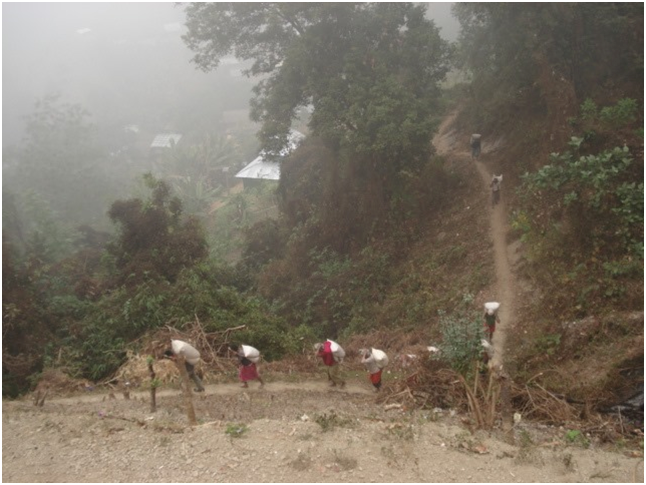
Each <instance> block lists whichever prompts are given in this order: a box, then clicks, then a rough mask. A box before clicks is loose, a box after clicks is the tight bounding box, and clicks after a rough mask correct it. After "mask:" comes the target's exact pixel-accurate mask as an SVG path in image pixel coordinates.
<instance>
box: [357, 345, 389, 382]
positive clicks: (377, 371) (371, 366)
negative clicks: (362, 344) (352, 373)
mask: <svg viewBox="0 0 646 485" xmlns="http://www.w3.org/2000/svg"><path fill="white" fill-rule="evenodd" d="M361 363H362V364H363V365H365V366H366V370H367V371H368V373H369V374H370V382H372V385H373V386H374V387H375V392H379V389H380V388H381V373H382V371H383V369H384V367H386V366H387V365H388V356H387V355H386V353H385V352H384V351H382V350H379V349H361Z"/></svg>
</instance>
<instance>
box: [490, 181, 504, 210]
mask: <svg viewBox="0 0 646 485" xmlns="http://www.w3.org/2000/svg"><path fill="white" fill-rule="evenodd" d="M501 183H502V174H500V175H494V176H493V177H492V178H491V183H490V184H489V187H491V205H492V206H495V205H496V204H497V203H498V202H500V184H501Z"/></svg>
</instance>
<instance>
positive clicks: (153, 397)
mask: <svg viewBox="0 0 646 485" xmlns="http://www.w3.org/2000/svg"><path fill="white" fill-rule="evenodd" d="M154 361H155V359H154V358H153V357H152V356H149V357H148V372H149V373H150V412H151V413H154V412H157V380H156V379H155V377H157V376H156V374H155V369H154V368H153V362H154Z"/></svg>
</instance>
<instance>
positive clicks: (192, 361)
mask: <svg viewBox="0 0 646 485" xmlns="http://www.w3.org/2000/svg"><path fill="white" fill-rule="evenodd" d="M170 344H171V348H170V349H168V350H166V351H165V352H164V355H165V356H166V357H168V358H169V359H171V360H177V356H178V355H181V356H182V357H184V365H185V366H186V372H187V373H188V376H189V377H190V378H191V380H192V381H193V382H194V383H195V385H196V386H197V387H196V388H195V389H193V390H194V391H195V392H204V386H203V385H202V381H201V380H200V378H199V377H198V376H197V374H195V366H196V365H197V363H198V362H199V361H200V353H199V352H198V350H197V349H196V348H195V347H193V346H192V345H189V344H187V343H186V342H184V341H183V340H171V341H170Z"/></svg>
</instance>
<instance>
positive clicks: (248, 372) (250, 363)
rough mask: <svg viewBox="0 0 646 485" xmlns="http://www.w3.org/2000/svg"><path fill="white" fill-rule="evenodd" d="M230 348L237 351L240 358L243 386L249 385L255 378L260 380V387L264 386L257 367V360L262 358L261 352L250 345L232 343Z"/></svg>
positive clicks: (239, 372)
mask: <svg viewBox="0 0 646 485" xmlns="http://www.w3.org/2000/svg"><path fill="white" fill-rule="evenodd" d="M229 348H230V349H231V350H232V351H233V352H235V353H236V357H237V358H238V363H239V364H240V367H239V371H238V376H239V377H240V381H241V382H242V387H249V381H253V380H257V381H258V382H260V387H263V386H264V385H265V383H264V382H263V380H262V377H260V374H258V367H256V362H258V360H259V359H260V352H258V350H257V349H255V348H254V347H251V346H250V345H237V344H231V345H229ZM254 361H255V362H254Z"/></svg>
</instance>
